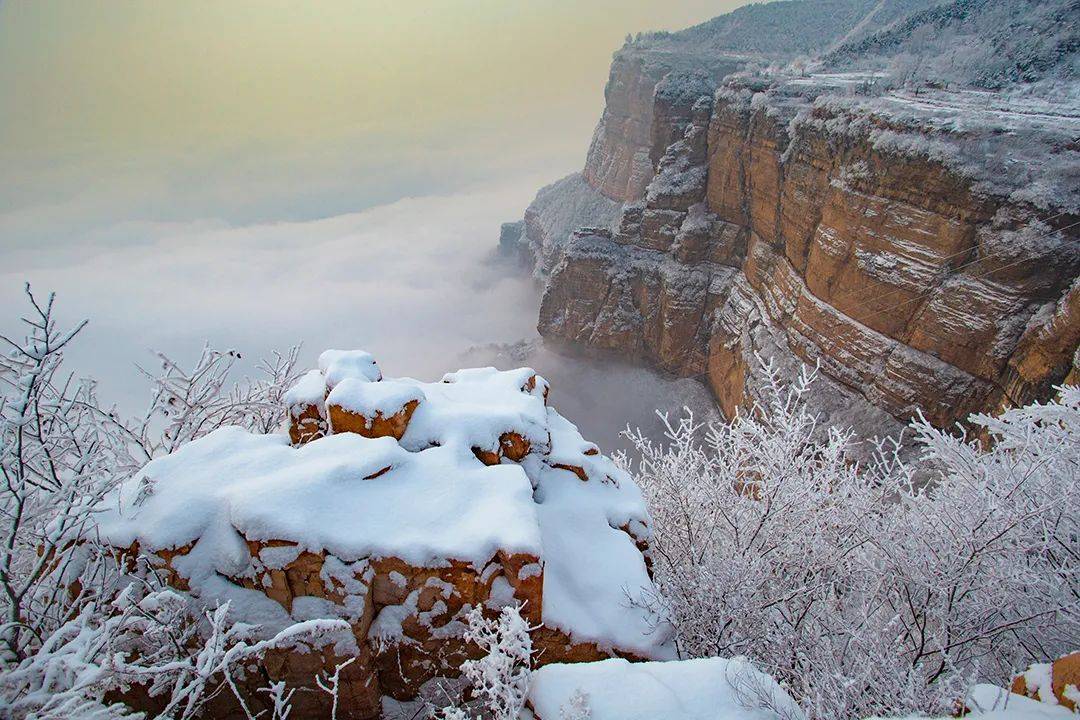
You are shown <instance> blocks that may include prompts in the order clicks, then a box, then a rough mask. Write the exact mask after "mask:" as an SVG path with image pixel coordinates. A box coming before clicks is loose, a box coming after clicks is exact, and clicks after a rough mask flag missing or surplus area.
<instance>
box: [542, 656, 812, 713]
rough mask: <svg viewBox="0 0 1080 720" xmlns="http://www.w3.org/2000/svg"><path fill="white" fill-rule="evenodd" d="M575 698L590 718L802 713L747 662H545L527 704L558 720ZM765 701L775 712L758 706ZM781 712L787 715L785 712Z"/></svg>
mask: <svg viewBox="0 0 1080 720" xmlns="http://www.w3.org/2000/svg"><path fill="white" fill-rule="evenodd" d="M575 695H577V696H579V697H583V698H584V704H585V705H586V706H587V707H588V709H589V715H588V717H589V718H590V720H773V719H776V720H779V719H780V718H790V719H791V720H798V719H800V718H803V717H804V715H803V713H802V711H801V710H800V709H799V707H798V706H797V705H796V704H795V703H794V701H792V700H791V698H790V697H789V696H788V695H787V693H785V692H784V690H783V689H782V688H781V687H780V686H779V685H778V684H777V683H776V681H775V680H773V679H772V678H770V677H769V676H768V675H765V674H764V673H761V672H759V671H758V670H756V669H754V667H753V666H752V665H750V663H748V662H746V661H745V660H741V659H732V660H725V659H722V658H706V659H700V660H681V661H673V662H645V663H630V662H627V661H626V660H622V659H612V660H603V661H601V662H592V663H576V664H572V665H568V664H553V665H546V666H544V667H542V668H540V669H539V670H537V671H536V672H535V673H533V676H532V686H531V688H530V689H529V704H530V706H531V707H532V709H533V711H534V712H535V714H536V716H537V717H538V718H541V719H542V720H559V718H561V717H562V715H561V713H560V711H561V709H562V708H564V707H569V706H570V705H571V699H572V698H574V697H575ZM762 698H768V699H769V700H771V702H770V703H769V704H772V705H773V706H774V707H775V708H776V709H769V708H765V707H761V706H760V702H761V700H760V699H762ZM782 713H783V714H782Z"/></svg>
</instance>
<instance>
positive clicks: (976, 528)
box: [633, 366, 1080, 718]
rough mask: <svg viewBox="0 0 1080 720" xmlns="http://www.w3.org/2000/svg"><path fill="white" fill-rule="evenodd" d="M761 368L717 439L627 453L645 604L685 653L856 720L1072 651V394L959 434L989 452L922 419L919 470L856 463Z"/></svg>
mask: <svg viewBox="0 0 1080 720" xmlns="http://www.w3.org/2000/svg"><path fill="white" fill-rule="evenodd" d="M765 371H766V374H767V375H768V376H769V379H770V387H771V391H770V392H769V393H767V399H766V401H765V402H763V403H761V404H759V405H758V406H757V407H755V408H754V409H753V410H752V411H751V412H748V413H745V414H740V415H739V416H737V417H736V418H734V420H733V421H732V422H731V423H728V424H718V425H711V426H708V427H701V426H699V425H698V424H695V423H694V421H693V418H692V417H690V416H687V417H685V418H683V419H682V420H681V421H679V422H677V423H669V425H668V438H667V442H666V443H664V444H656V443H653V442H651V441H650V440H649V439H647V438H644V437H642V436H641V435H640V434H637V435H635V436H633V439H634V441H635V444H636V445H637V448H638V450H639V451H640V454H641V461H640V467H639V468H638V469H639V473H638V478H639V482H640V483H641V485H642V487H643V489H644V491H645V493H646V495H647V496H648V498H649V500H650V501H651V512H652V514H653V521H654V526H655V536H654V538H653V543H652V547H653V556H654V559H655V571H656V579H657V585H658V587H659V592H658V594H657V595H656V596H655V597H653V598H652V599H651V602H650V604H651V605H653V606H654V607H655V609H657V610H660V611H661V612H662V613H664V614H665V615H666V616H667V617H668V618H669V621H670V622H671V623H672V625H673V626H674V628H675V630H676V637H677V641H678V644H679V650H680V652H681V653H682V654H683V655H685V656H707V655H721V656H734V655H745V656H748V657H750V658H752V659H754V660H755V661H757V662H758V663H759V664H761V665H762V666H763V667H764V669H766V670H768V671H770V672H772V673H773V674H774V675H776V676H777V677H778V678H779V679H780V680H781V681H782V682H784V683H785V684H786V685H787V686H788V687H789V688H790V689H791V691H792V692H793V694H794V695H795V696H796V697H797V698H798V699H799V700H800V701H801V702H802V704H803V705H804V706H805V707H806V709H807V710H808V712H809V713H810V715H811V716H812V717H815V718H861V717H867V716H870V715H883V716H884V715H890V714H896V713H900V712H910V711H920V710H933V711H941V710H948V709H949V707H950V706H951V704H952V702H953V701H954V700H956V699H957V698H958V697H961V696H962V695H963V691H964V688H965V687H966V685H967V684H969V682H970V681H971V680H972V679H974V678H976V677H978V678H980V679H985V680H989V681H994V682H999V683H1003V682H1007V680H1008V678H1009V676H1010V674H1011V672H1012V671H1014V670H1015V669H1017V668H1021V667H1023V666H1025V665H1026V664H1027V663H1028V662H1030V661H1032V660H1036V659H1045V658H1048V657H1056V656H1058V655H1060V654H1062V653H1063V652H1066V651H1069V650H1071V649H1073V648H1075V647H1077V646H1080V614H1078V609H1080V603H1078V598H1080V574H1078V570H1080V390H1077V389H1075V388H1064V389H1063V390H1062V394H1061V398H1060V400H1058V401H1055V402H1052V403H1048V404H1045V405H1033V406H1030V407H1027V408H1022V409H1016V410H1010V411H1007V412H1005V413H1003V414H1002V415H1001V416H1000V417H998V418H989V417H982V416H980V417H976V418H973V420H974V422H976V423H979V424H982V425H983V426H984V427H985V428H986V431H987V432H988V433H989V435H990V437H991V438H992V444H991V445H990V447H989V448H987V447H986V445H985V444H984V443H983V442H980V441H979V440H977V439H975V438H972V437H969V436H966V435H963V434H949V433H946V432H943V431H940V430H937V429H935V428H933V427H931V426H930V425H929V424H928V423H926V422H925V421H922V420H919V421H917V422H915V423H913V431H914V433H915V435H916V436H917V440H918V441H919V442H920V443H921V444H922V446H923V448H924V455H925V458H924V461H923V463H921V464H920V465H919V466H918V467H917V468H916V467H913V466H910V465H907V464H905V463H903V462H901V460H900V459H899V456H898V453H897V447H896V446H895V445H894V444H889V443H882V444H881V445H880V446H879V447H878V449H877V453H876V459H875V460H874V461H873V462H869V463H859V462H857V461H856V459H855V457H854V456H853V455H852V453H851V450H852V436H851V435H850V434H849V433H847V432H844V431H840V430H837V429H835V428H819V427H818V425H817V422H816V419H815V417H814V416H813V415H812V414H811V413H810V412H809V411H808V409H807V408H806V406H805V403H804V402H803V397H804V396H805V394H806V390H807V387H808V386H809V384H810V382H811V379H812V378H811V377H810V376H809V375H808V374H804V375H803V377H802V378H800V379H799V380H798V381H796V382H795V383H794V384H792V385H791V386H785V385H784V384H783V383H782V381H781V379H780V377H779V375H778V373H777V372H775V371H774V370H773V369H772V368H770V367H768V366H766V368H765ZM917 469H918V471H919V476H918V477H919V481H918V482H917V481H916V470H917ZM927 476H929V480H928V481H927V480H926V479H925V478H926V477H927Z"/></svg>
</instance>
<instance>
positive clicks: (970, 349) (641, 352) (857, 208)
mask: <svg viewBox="0 0 1080 720" xmlns="http://www.w3.org/2000/svg"><path fill="white" fill-rule="evenodd" d="M620 54H621V55H628V54H632V53H627V52H625V51H623V52H622V53H620ZM647 66H648V63H647V62H644V61H634V60H633V59H632V58H627V57H619V56H618V55H617V57H616V61H615V63H614V65H613V68H612V79H611V80H610V81H609V83H608V88H607V99H608V109H607V110H606V111H605V113H604V117H603V119H602V120H601V122H600V124H599V126H598V128H597V131H596V136H595V137H594V139H593V142H592V146H591V148H590V151H589V157H588V159H587V161H586V165H585V172H584V175H583V182H582V181H581V180H575V182H578V183H579V187H578V190H577V191H576V192H577V197H578V198H579V200H578V201H577V205H578V206H582V205H584V204H587V203H586V202H583V201H582V200H580V198H581V197H589V196H591V197H593V198H596V199H597V200H594V202H601V201H600V200H598V199H599V198H606V199H608V200H610V201H614V202H616V203H623V205H622V207H621V208H619V209H618V210H617V211H615V213H614V214H616V215H617V217H615V218H614V219H613V220H611V219H610V215H611V214H612V213H610V207H609V213H608V214H607V215H601V216H600V217H597V218H590V219H586V220H585V221H584V222H582V223H581V224H584V225H590V226H601V227H590V228H585V229H581V230H578V231H576V232H573V233H571V234H570V235H569V237H567V236H566V229H565V228H563V227H558V228H554V231H553V232H550V233H548V235H550V237H547V238H546V243H547V244H546V252H545V254H544V259H543V262H541V263H540V265H541V270H542V271H548V272H549V273H550V279H549V282H548V286H547V289H546V292H545V294H544V298H543V302H542V307H541V310H540V318H539V325H538V327H539V330H540V332H541V334H542V335H543V336H544V337H545V339H547V340H548V341H550V342H553V343H555V344H562V345H567V346H572V347H574V348H578V349H582V348H583V349H587V350H592V351H598V352H608V353H614V354H616V355H618V356H622V357H630V358H635V359H638V360H642V361H645V362H648V363H650V364H652V365H655V366H656V367H659V368H661V369H663V370H666V371H669V372H671V373H674V374H677V375H680V376H701V377H702V378H703V379H705V380H706V381H707V382H708V384H709V385H710V387H711V388H712V390H713V391H714V393H715V395H716V397H717V398H718V400H719V403H720V405H721V408H722V409H723V410H724V412H725V413H726V414H728V415H730V414H731V413H732V412H734V410H735V408H736V407H738V406H740V405H743V406H745V405H746V404H747V403H748V402H750V401H751V400H752V399H753V398H754V397H755V394H756V392H757V390H758V389H759V388H760V387H761V386H762V384H763V383H765V382H767V377H766V373H764V372H763V370H762V368H761V366H760V362H759V361H758V359H757V358H758V357H762V358H767V359H772V360H773V363H774V366H775V367H777V368H778V370H779V371H780V376H781V377H784V376H786V375H788V374H790V373H793V372H796V371H797V368H798V366H799V364H800V363H807V364H810V365H814V364H819V365H820V369H821V375H822V379H821V381H820V382H819V383H817V392H816V394H817V395H818V397H817V405H818V407H819V408H820V410H821V411H822V412H823V414H824V415H825V416H826V419H828V420H830V421H832V422H838V423H843V424H853V425H855V426H856V427H858V428H859V429H860V430H861V431H863V432H865V433H867V434H874V433H880V432H894V431H896V430H897V429H899V427H900V425H901V424H902V423H903V422H904V421H905V420H906V419H908V418H909V417H910V416H911V415H912V414H913V413H914V412H915V411H916V410H917V409H921V410H922V411H923V412H924V413H925V414H926V416H927V417H928V418H929V419H930V420H931V421H932V422H934V423H935V424H938V425H947V424H951V423H953V422H955V421H958V420H961V419H963V418H965V417H966V416H967V415H968V414H969V413H971V412H974V411H983V410H993V409H996V408H997V407H999V406H1001V405H1002V404H1013V403H1023V402H1028V401H1031V400H1033V399H1036V398H1040V397H1046V396H1047V395H1048V394H1049V393H1050V392H1051V391H1052V386H1053V385H1054V384H1055V383H1060V382H1061V381H1062V380H1063V379H1064V378H1065V377H1066V375H1067V374H1068V373H1069V372H1070V370H1071V369H1072V368H1073V364H1074V355H1075V353H1076V352H1077V344H1078V341H1080V282H1078V281H1077V276H1078V270H1080V241H1078V236H1077V232H1076V230H1075V228H1074V223H1075V222H1076V221H1077V213H1076V211H1075V209H1074V208H1073V209H1070V208H1069V207H1068V206H1067V205H1066V206H1062V205H1060V204H1058V205H1055V204H1054V203H1053V202H1047V201H1041V202H1040V201H1032V200H1029V199H1028V198H1029V197H1030V192H1028V191H1027V190H1026V189H1025V188H1023V187H1018V186H1017V184H1016V183H1014V185H1013V186H1011V187H1010V186H1009V185H1008V182H1006V180H1005V179H1003V178H1002V177H998V176H995V174H994V172H992V171H990V170H989V169H988V168H987V167H984V166H980V165H979V162H981V161H980V159H979V158H980V155H979V154H978V153H979V152H982V153H983V154H984V155H990V154H994V153H997V152H998V150H999V149H1000V148H999V147H998V146H994V145H990V146H987V145H986V143H987V142H997V141H987V140H984V139H980V141H979V143H975V142H973V141H972V139H971V137H970V135H963V134H959V133H955V132H945V131H941V129H940V128H938V127H935V126H934V125H933V122H932V121H926V122H922V123H921V122H912V121H911V120H910V118H907V119H905V121H904V122H898V121H895V119H893V118H891V117H890V116H889V114H888V113H883V112H880V111H879V109H875V110H874V111H872V112H871V111H867V110H866V109H865V108H862V107H860V106H859V104H858V103H851V102H848V103H835V102H834V103H829V102H821V101H820V99H819V101H817V102H815V101H814V99H813V97H810V98H807V96H806V94H805V93H802V92H801V91H800V92H799V93H792V92H790V91H787V92H786V91H784V90H783V89H780V90H778V89H777V88H775V87H771V88H764V90H765V91H763V92H757V93H754V92H752V91H751V90H749V89H746V88H745V87H743V88H739V87H735V86H727V87H723V88H722V89H721V90H720V91H718V92H716V93H714V92H713V84H714V81H715V77H716V74H715V73H713V72H709V71H702V70H701V69H685V68H684V69H676V70H672V71H669V72H667V73H665V74H663V75H662V77H661V78H660V79H659V80H656V81H654V80H653V79H652V78H653V77H654V76H655V75H656V74H657V72H656V71H655V70H653V72H652V74H649V73H646V72H643V68H645V67H647ZM757 89H759V90H760V89H762V88H760V87H759V88H757ZM1072 151H1075V148H1072ZM1032 162H1038V161H1037V160H1033V161H1032ZM1074 181H1075V179H1074ZM563 182H566V181H563ZM1028 184H1029V185H1031V184H1032V183H1030V182H1029V183H1028ZM1034 184H1035V185H1037V184H1038V183H1034ZM581 186H585V187H581ZM1069 194H1070V193H1069V192H1068V191H1066V192H1065V196H1066V197H1068V196H1069ZM1074 203H1075V196H1074V198H1073V204H1074ZM539 204H540V205H541V206H543V205H544V203H543V198H540V199H539ZM542 211H543V208H542V207H541V209H540V210H537V209H535V208H531V209H530V211H529V212H530V213H532V214H533V216H534V223H533V224H534V225H538V226H539V227H534V228H531V229H527V231H526V234H527V235H529V238H530V239H532V238H534V237H539V236H544V235H545V233H546V232H547V231H546V230H545V228H544V227H543V226H542V225H543V224H542V223H537V222H536V221H535V216H536V215H538V214H539V213H540V212H542ZM548 212H550V211H548ZM526 217H527V222H528V217H529V215H528V214H527V216H526Z"/></svg>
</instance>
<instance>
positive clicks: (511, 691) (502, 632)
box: [461, 606, 532, 720]
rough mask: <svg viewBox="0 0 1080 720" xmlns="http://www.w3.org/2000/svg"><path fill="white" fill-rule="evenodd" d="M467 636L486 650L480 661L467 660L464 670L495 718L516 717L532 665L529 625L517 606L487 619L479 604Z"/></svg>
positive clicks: (523, 704) (495, 719)
mask: <svg viewBox="0 0 1080 720" xmlns="http://www.w3.org/2000/svg"><path fill="white" fill-rule="evenodd" d="M468 622H469V629H468V630H467V631H466V632H465V638H466V639H467V640H469V641H470V642H474V643H476V644H477V645H479V646H480V649H481V650H483V651H484V653H485V654H484V657H482V658H480V659H479V660H467V661H465V662H464V663H462V665H461V669H462V672H463V673H464V674H465V677H466V679H468V681H469V684H470V685H471V686H472V689H473V693H474V695H475V696H476V697H477V698H479V699H480V700H481V701H482V702H483V705H484V707H485V709H486V710H487V711H488V712H489V713H490V717H491V718H493V720H516V719H517V716H518V714H519V713H520V712H521V709H522V708H523V707H525V696H526V694H527V693H528V692H529V673H530V670H531V665H532V639H531V638H530V636H529V624H528V623H527V622H526V621H525V619H524V618H523V617H521V612H520V611H519V610H518V608H516V607H514V606H507V607H504V608H503V609H502V610H501V611H500V613H499V617H498V619H496V620H488V619H486V618H484V615H483V612H482V611H481V609H480V608H479V607H477V608H473V609H472V610H471V611H470V612H469V615H468Z"/></svg>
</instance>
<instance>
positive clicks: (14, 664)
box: [0, 287, 351, 720]
mask: <svg viewBox="0 0 1080 720" xmlns="http://www.w3.org/2000/svg"><path fill="white" fill-rule="evenodd" d="M26 292H27V298H28V300H29V303H30V312H29V313H28V315H27V317H26V318H25V319H24V322H25V328H26V336H25V337H23V338H21V339H18V338H11V337H0V343H3V344H4V345H6V347H5V352H4V353H3V354H0V612H2V613H3V615H2V620H0V717H4V718H14V719H16V720H17V719H19V718H23V717H33V718H36V719H37V720H52V719H55V720H61V719H66V718H79V719H80V720H112V719H113V718H120V717H127V716H129V715H130V711H129V710H128V709H127V708H125V707H124V706H123V705H120V704H116V703H110V702H108V701H106V699H105V698H106V697H107V694H108V693H109V692H113V691H122V690H125V689H127V688H129V687H130V686H132V685H133V684H138V685H142V686H144V687H146V688H147V689H148V690H149V691H150V692H151V694H153V695H154V696H155V697H156V698H157V699H159V700H160V701H161V703H162V705H163V706H164V710H163V711H162V713H161V715H160V716H159V717H161V718H177V719H179V718H190V717H195V716H196V715H197V714H198V713H199V711H200V710H201V709H202V708H203V707H204V706H205V703H206V702H208V701H209V700H210V699H212V698H213V697H214V696H215V695H217V694H219V693H221V692H231V691H233V683H232V681H231V676H230V673H231V670H232V668H234V667H236V666H238V665H239V664H241V663H244V662H250V661H251V660H253V659H257V658H258V657H259V656H260V655H261V654H262V653H263V652H264V651H265V650H266V649H268V648H270V647H272V646H273V645H274V644H280V643H285V642H291V641H293V640H295V639H296V638H299V637H309V638H310V637H311V636H312V635H325V634H326V633H328V632H341V631H342V630H343V629H344V630H347V626H345V624H344V623H343V622H336V623H330V624H329V625H325V626H324V624H318V623H316V624H314V625H313V624H310V623H309V624H301V625H297V626H293V627H291V628H288V629H286V630H285V631H283V633H282V635H280V636H279V637H277V638H274V639H272V640H271V641H269V642H267V641H263V642H252V641H251V640H250V639H249V638H248V637H246V635H245V631H244V629H243V628H242V627H234V626H233V625H232V624H231V623H229V622H228V621H227V619H226V616H227V608H224V607H222V608H216V609H215V610H213V611H211V612H210V613H208V614H206V615H205V616H203V615H202V614H201V612H200V611H199V610H197V609H195V608H192V607H190V606H189V604H188V601H187V599H186V598H185V597H183V596H181V595H179V594H176V593H173V592H172V591H171V590H168V589H167V588H164V587H163V586H162V584H161V583H160V582H159V581H158V579H157V578H156V577H155V576H154V575H153V573H152V572H150V571H149V569H148V568H147V567H146V565H145V563H143V562H142V561H141V560H138V561H136V562H135V563H134V564H133V565H129V564H128V563H125V562H117V559H116V558H115V557H114V556H113V555H114V554H113V550H112V549H111V548H107V547H101V546H99V545H97V544H96V543H94V542H93V537H94V534H93V531H92V530H93V527H94V507H95V506H96V505H97V504H98V503H99V502H100V501H101V499H102V498H103V497H104V496H105V495H106V493H108V492H109V490H110V489H111V488H113V487H114V485H115V483H116V482H117V481H118V480H119V479H121V478H123V477H125V476H126V475H127V474H129V473H130V472H131V471H133V470H134V469H136V468H138V467H140V466H142V465H143V464H145V463H146V461H148V460H149V459H151V458H153V457H156V456H158V455H161V454H164V453H166V452H169V451H171V450H172V449H173V448H175V447H177V446H178V445H179V444H181V443H184V442H187V441H189V440H191V439H194V438H196V437H199V436H201V435H204V434H206V433H208V432H211V431H212V430H214V429H215V428H217V427H220V426H221V425H224V424H241V425H245V426H248V427H252V428H255V429H259V430H266V429H268V428H269V427H273V426H274V425H276V424H277V423H278V422H280V415H281V410H280V403H279V402H278V401H279V400H280V395H281V393H282V392H284V389H285V388H286V387H287V385H288V383H289V382H290V381H291V380H292V379H293V378H294V377H295V374H296V373H295V367H294V366H295V360H296V354H297V353H296V350H295V349H294V350H293V351H290V352H289V353H287V354H284V355H275V356H274V358H273V360H271V361H269V362H266V363H264V364H263V365H262V369H263V370H264V373H263V375H262V377H261V378H259V379H256V380H253V381H243V382H241V383H238V384H235V383H232V382H230V381H229V380H228V378H229V375H230V371H231V370H232V368H233V364H234V363H235V361H236V360H237V359H238V358H239V355H238V354H237V353H235V352H225V353H220V352H216V351H213V350H211V349H209V348H207V349H206V350H204V352H203V354H202V356H201V357H200V359H199V360H198V362H196V364H195V365H194V367H192V368H190V369H185V368H182V367H181V366H180V365H179V364H177V363H175V362H173V361H172V360H170V359H169V358H167V357H165V356H163V355H162V356H159V359H160V361H161V365H162V367H161V372H160V373H159V374H153V373H145V374H146V375H147V377H148V379H149V380H150V384H151V387H152V388H153V396H152V400H151V403H150V405H149V407H148V408H147V410H146V412H145V413H144V414H143V415H142V416H140V417H139V418H137V419H133V420H132V419H125V418H122V417H121V416H120V415H119V413H118V412H117V411H116V409H115V408H110V407H107V406H105V405H103V404H102V403H101V402H99V400H98V397H97V392H96V386H95V384H94V383H93V382H92V381H89V380H80V379H78V378H77V377H75V376H74V375H72V374H71V373H69V372H67V371H66V370H65V369H64V365H63V362H64V351H65V349H66V348H67V347H68V346H69V345H70V344H71V343H72V342H73V341H74V340H75V339H76V338H77V336H78V334H79V333H80V331H81V330H82V328H83V326H84V325H85V323H82V324H78V325H76V326H74V327H72V328H69V329H63V328H61V327H59V326H58V325H57V323H56V319H55V316H54V312H53V298H52V296H50V297H49V298H48V299H47V300H46V301H45V302H40V301H39V300H38V298H36V297H35V296H34V295H33V294H32V293H31V292H30V288H29V287H27V288H26ZM147 491H148V492H150V491H152V488H150V487H148V488H147ZM339 625H340V626H342V627H338V626H339ZM350 637H351V635H350ZM271 690H272V689H271ZM281 693H282V689H280V688H279V689H278V695H277V696H275V699H274V703H273V704H274V705H275V707H277V708H278V709H277V710H275V712H276V713H277V716H278V717H279V718H284V717H285V715H284V714H283V712H284V711H283V710H282V708H284V706H285V705H287V700H288V698H287V697H285V696H284V695H282V694H281ZM249 715H250V713H249Z"/></svg>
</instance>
